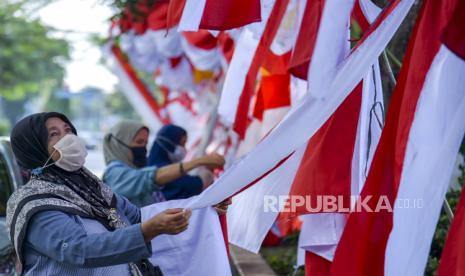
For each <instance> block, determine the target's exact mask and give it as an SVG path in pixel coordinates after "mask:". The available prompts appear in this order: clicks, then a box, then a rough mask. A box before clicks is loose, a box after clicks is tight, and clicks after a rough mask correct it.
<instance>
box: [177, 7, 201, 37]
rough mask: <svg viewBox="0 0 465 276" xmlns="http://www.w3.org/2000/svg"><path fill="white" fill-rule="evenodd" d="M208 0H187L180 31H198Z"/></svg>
mask: <svg viewBox="0 0 465 276" xmlns="http://www.w3.org/2000/svg"><path fill="white" fill-rule="evenodd" d="M206 3H207V0H186V4H185V6H184V9H183V12H182V16H181V21H180V22H179V27H178V31H193V32H195V31H198V30H199V25H200V21H201V20H202V14H203V12H204V10H205V4H206Z"/></svg>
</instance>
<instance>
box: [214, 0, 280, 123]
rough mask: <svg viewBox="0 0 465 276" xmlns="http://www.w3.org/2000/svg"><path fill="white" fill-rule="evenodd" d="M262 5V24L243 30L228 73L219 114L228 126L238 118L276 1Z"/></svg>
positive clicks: (265, 2) (254, 24)
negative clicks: (240, 105) (248, 76)
mask: <svg viewBox="0 0 465 276" xmlns="http://www.w3.org/2000/svg"><path fill="white" fill-rule="evenodd" d="M261 4H262V5H261V6H262V22H258V23H253V24H250V25H248V26H246V27H244V28H243V30H242V32H241V34H240V36H239V39H238V41H237V43H236V45H235V46H234V47H235V49H234V53H233V57H232V59H231V64H230V65H229V67H228V71H227V72H226V78H225V80H224V84H223V90H222V93H221V99H220V104H219V106H218V114H219V115H220V117H221V119H222V121H223V123H225V124H226V125H228V126H229V125H232V124H233V123H234V120H235V118H236V112H237V106H238V103H239V98H240V96H241V94H242V90H243V89H244V84H245V79H246V76H247V73H248V71H249V68H250V65H251V63H252V60H253V58H254V56H255V51H256V49H257V46H258V43H259V41H260V38H261V36H262V34H263V31H264V29H265V25H266V22H267V21H268V17H269V16H270V13H271V8H272V7H273V6H274V0H266V1H261Z"/></svg>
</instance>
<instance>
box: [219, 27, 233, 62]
mask: <svg viewBox="0 0 465 276" xmlns="http://www.w3.org/2000/svg"><path fill="white" fill-rule="evenodd" d="M218 44H219V45H220V47H221V51H222V53H223V56H224V58H225V59H226V62H227V63H228V64H229V63H231V59H232V56H233V53H234V40H233V39H232V38H231V37H230V36H229V35H228V33H226V32H221V33H220V35H219V36H218Z"/></svg>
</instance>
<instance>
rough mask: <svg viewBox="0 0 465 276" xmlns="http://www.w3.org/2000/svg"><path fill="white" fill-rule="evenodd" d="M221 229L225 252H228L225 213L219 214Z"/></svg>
mask: <svg viewBox="0 0 465 276" xmlns="http://www.w3.org/2000/svg"><path fill="white" fill-rule="evenodd" d="M219 219H220V225H221V231H222V232H223V239H224V246H225V247H226V252H228V257H229V256H230V254H229V238H228V220H227V219H226V215H219Z"/></svg>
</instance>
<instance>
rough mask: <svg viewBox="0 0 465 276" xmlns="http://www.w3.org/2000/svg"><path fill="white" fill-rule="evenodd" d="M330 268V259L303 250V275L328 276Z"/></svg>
mask: <svg viewBox="0 0 465 276" xmlns="http://www.w3.org/2000/svg"><path fill="white" fill-rule="evenodd" d="M330 269H331V262H330V261H328V260H326V259H325V258H323V257H321V256H319V255H317V254H315V253H312V252H310V251H305V276H329V275H330V274H329V272H330ZM342 275H349V274H342Z"/></svg>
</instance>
